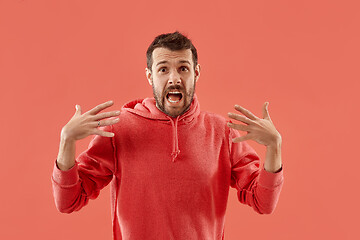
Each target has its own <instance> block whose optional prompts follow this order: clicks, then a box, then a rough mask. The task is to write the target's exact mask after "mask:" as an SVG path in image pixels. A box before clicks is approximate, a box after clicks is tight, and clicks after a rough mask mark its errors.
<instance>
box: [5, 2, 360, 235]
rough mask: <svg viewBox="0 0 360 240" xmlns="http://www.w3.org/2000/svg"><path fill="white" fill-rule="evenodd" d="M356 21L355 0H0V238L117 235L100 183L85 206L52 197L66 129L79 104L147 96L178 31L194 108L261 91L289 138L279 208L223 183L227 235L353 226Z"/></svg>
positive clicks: (225, 108) (354, 231)
mask: <svg viewBox="0 0 360 240" xmlns="http://www.w3.org/2000/svg"><path fill="white" fill-rule="evenodd" d="M359 25H360V4H359V2H358V1H355V0H354V1H346V0H345V1H344V0H342V1H340V0H337V1H330V0H323V1H319V0H304V1H286V0H273V1H265V0H262V1H261V0H259V1H243V0H231V1H230V0H222V1H195V0H190V1H188V0H182V1H159V0H153V1H121V0H118V1H115V0H111V1H110V0H109V1H105V0H104V1H94V0H87V1H76V0H66V1H65V0H63V1H48V0H41V1H40V0H33V1H29V0H23V1H20V0H0V81H1V86H0V89H1V92H0V112H1V118H0V132H1V135H0V136H1V137H0V194H1V198H0V239H16V240H17V239H52V240H58V239H88V240H91V239H94V240H95V239H111V236H112V232H111V231H112V228H111V219H110V198H109V187H108V186H107V187H106V188H104V189H103V191H102V192H101V194H100V196H99V197H98V198H97V199H96V200H94V201H90V202H89V204H88V205H87V206H86V207H85V208H83V209H82V210H81V211H79V212H75V213H72V214H62V213H59V212H58V211H57V210H56V208H55V205H54V201H53V196H52V187H51V181H50V177H51V173H52V168H53V164H54V161H55V158H56V156H57V152H58V145H59V137H60V131H61V128H62V127H63V126H64V125H65V124H66V123H67V122H68V121H69V119H70V118H71V117H72V115H73V114H74V112H75V104H79V105H80V106H81V107H82V109H83V111H87V110H89V109H90V108H92V107H94V106H96V105H98V104H100V103H102V102H105V101H107V100H114V102H115V104H114V106H112V107H111V108H110V109H109V110H115V109H120V108H121V106H122V105H123V104H125V103H126V102H128V101H130V100H133V99H137V98H145V97H151V96H152V89H151V87H150V85H149V84H148V82H147V80H146V78H145V70H144V69H145V67H146V61H145V52H146V49H147V47H148V45H149V44H150V43H151V41H152V40H153V39H154V37H155V36H156V35H158V34H161V33H166V32H173V31H175V30H179V31H181V32H182V33H184V34H185V35H187V36H188V37H189V38H190V39H192V41H193V43H194V44H195V46H196V47H197V50H198V54H199V63H200V64H201V66H202V71H201V76H200V79H199V81H198V84H197V86H196V92H197V95H198V98H199V101H200V106H201V109H203V110H207V111H210V112H215V113H218V114H220V115H223V116H226V114H227V112H230V111H235V110H234V109H233V106H234V105H235V104H239V105H241V106H243V107H245V108H247V109H249V110H250V111H252V112H253V113H254V114H255V115H257V116H259V117H262V105H263V103H264V102H265V101H268V102H269V103H270V104H269V112H270V116H271V118H272V120H273V122H274V124H275V126H276V128H277V129H278V131H279V132H280V134H281V135H282V138H283V145H282V159H283V164H284V176H285V182H284V186H283V190H282V192H281V196H280V200H279V202H278V205H277V208H276V210H275V212H274V213H273V214H271V215H260V214H257V213H256V212H255V211H254V210H253V209H251V208H250V207H248V206H246V205H243V204H241V203H240V202H239V201H238V199H237V197H236V191H235V189H233V188H231V189H230V194H229V202H228V208H227V213H226V223H225V239H227V240H237V239H276V240H289V239H360V238H359V237H360V236H359V234H358V227H359V220H358V218H359V212H360V211H359V201H360V197H359V196H360V193H359V186H358V185H359V183H360V181H359V180H360V175H359V174H358V172H359V167H360V164H359V160H360V159H359V133H360V131H359V130H360V129H359V117H360V113H359V110H360V109H359V103H360V101H359V100H360V98H359V90H360V84H359V81H360V73H359V63H360V57H359V56H360V47H359V42H360V31H359V29H360V27H359ZM144 127H146V126H144ZM243 134H244V132H243ZM90 139H91V137H88V138H86V139H83V140H81V141H79V142H78V144H77V155H78V154H79V153H80V152H82V151H84V150H85V149H86V148H87V145H88V144H89V142H90ZM248 143H249V144H250V145H251V146H252V147H253V148H254V149H255V150H256V151H257V152H258V154H259V156H260V157H261V158H262V161H263V160H264V157H265V150H266V148H265V146H262V145H259V144H257V143H256V142H254V141H251V140H249V141H248ZM149 184H151V183H149Z"/></svg>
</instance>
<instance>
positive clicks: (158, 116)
mask: <svg viewBox="0 0 360 240" xmlns="http://www.w3.org/2000/svg"><path fill="white" fill-rule="evenodd" d="M122 110H123V111H127V112H130V113H133V114H135V115H138V116H141V117H143V118H147V119H149V120H153V121H161V122H164V123H169V124H171V125H172V132H173V138H172V141H173V149H172V152H171V154H170V155H171V157H172V161H173V162H175V159H176V158H177V156H178V155H179V154H180V149H179V142H178V125H181V124H187V123H189V122H191V121H192V120H194V119H195V118H196V117H198V116H199V114H200V104H199V102H198V99H197V96H196V94H194V97H193V100H192V102H191V105H190V107H189V109H188V110H187V111H186V112H185V113H184V114H182V115H179V116H177V117H175V118H174V117H171V116H169V115H167V114H165V113H163V112H162V111H160V110H159V109H158V108H157V107H156V101H155V98H153V97H152V98H145V99H137V100H133V101H130V102H128V103H126V104H125V105H123V106H122Z"/></svg>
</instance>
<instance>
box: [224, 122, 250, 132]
mask: <svg viewBox="0 0 360 240" xmlns="http://www.w3.org/2000/svg"><path fill="white" fill-rule="evenodd" d="M227 125H228V127H231V128H233V129H237V130H241V131H249V127H248V125H244V124H235V123H227Z"/></svg>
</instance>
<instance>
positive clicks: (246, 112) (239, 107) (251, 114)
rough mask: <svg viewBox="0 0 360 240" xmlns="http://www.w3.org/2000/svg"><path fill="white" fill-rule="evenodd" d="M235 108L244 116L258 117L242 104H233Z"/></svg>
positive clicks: (254, 118) (252, 118)
mask: <svg viewBox="0 0 360 240" xmlns="http://www.w3.org/2000/svg"><path fill="white" fill-rule="evenodd" d="M235 109H236V110H238V111H240V112H241V113H243V114H244V115H245V116H247V117H248V118H250V119H251V120H256V119H258V117H257V116H255V115H254V114H253V113H252V112H250V111H249V110H247V109H245V108H243V107H242V106H239V105H235Z"/></svg>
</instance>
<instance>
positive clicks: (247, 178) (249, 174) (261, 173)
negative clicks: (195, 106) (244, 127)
mask: <svg viewBox="0 0 360 240" xmlns="http://www.w3.org/2000/svg"><path fill="white" fill-rule="evenodd" d="M235 137H240V134H239V132H238V131H236V130H234V129H232V128H230V134H229V144H230V158H231V184H230V186H231V187H233V188H236V189H237V197H238V199H239V201H240V202H241V203H244V204H247V205H249V206H251V207H252V208H253V209H254V210H255V211H256V212H257V213H259V214H270V213H272V212H273V211H274V210H275V207H276V205H277V202H278V199H279V195H280V192H281V189H282V185H283V180H284V178H283V170H282V167H281V169H280V170H279V171H277V172H276V173H272V172H268V171H266V170H265V168H264V167H263V165H262V167H261V168H260V159H259V157H258V155H257V154H256V152H255V150H254V149H253V148H252V147H251V146H250V145H249V144H248V143H246V142H245V141H242V142H239V143H233V142H232V139H233V138H235Z"/></svg>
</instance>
